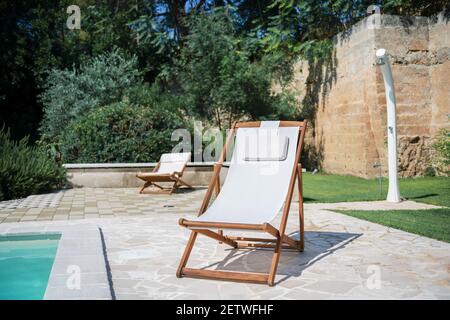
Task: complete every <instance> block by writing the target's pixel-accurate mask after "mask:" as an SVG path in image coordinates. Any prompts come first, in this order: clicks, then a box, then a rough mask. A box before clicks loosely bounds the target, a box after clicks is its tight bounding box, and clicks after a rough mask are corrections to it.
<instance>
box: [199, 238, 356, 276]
mask: <svg viewBox="0 0 450 320" xmlns="http://www.w3.org/2000/svg"><path fill="white" fill-rule="evenodd" d="M361 235H362V234H361V233H343V232H323V231H305V240H306V242H305V251H303V252H299V251H295V250H283V251H282V252H281V256H280V262H279V264H278V269H277V276H278V277H279V276H282V277H281V279H279V280H278V281H277V284H278V283H280V282H283V281H286V280H287V279H289V278H290V277H299V276H300V275H301V274H302V272H303V270H305V269H306V268H308V267H309V266H311V265H313V264H314V263H316V262H317V261H320V260H322V259H323V258H325V257H327V256H329V255H331V254H333V253H334V252H335V251H337V250H339V249H342V248H344V247H345V246H346V245H347V244H348V243H350V242H352V241H354V240H355V239H357V238H359V237H360V236H361ZM289 236H290V237H292V238H294V239H296V240H298V239H299V234H298V232H293V233H291V234H289ZM225 250H227V251H229V253H228V255H227V256H226V257H225V258H224V259H223V260H222V261H220V262H217V263H213V264H210V265H208V266H206V267H204V268H202V269H208V268H213V269H215V270H222V271H238V272H260V273H267V272H268V271H269V267H270V264H271V262H272V257H273V249H260V248H258V249H225Z"/></svg>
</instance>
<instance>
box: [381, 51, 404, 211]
mask: <svg viewBox="0 0 450 320" xmlns="http://www.w3.org/2000/svg"><path fill="white" fill-rule="evenodd" d="M376 57H377V60H376V61H377V65H379V66H380V69H381V73H382V74H383V80H384V88H385V91H386V107H387V129H388V130H387V136H388V166H389V189H388V194H387V198H386V200H387V201H388V202H400V192H399V190H398V180H397V125H396V119H395V92H394V80H393V79H392V71H391V66H390V64H389V58H388V56H387V54H386V50H385V49H378V50H377V52H376Z"/></svg>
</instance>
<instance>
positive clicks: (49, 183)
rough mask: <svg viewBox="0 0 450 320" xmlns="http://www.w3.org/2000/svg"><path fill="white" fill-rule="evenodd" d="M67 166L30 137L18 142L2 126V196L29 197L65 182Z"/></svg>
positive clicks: (0, 193) (0, 169) (0, 195)
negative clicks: (43, 149) (38, 145)
mask: <svg viewBox="0 0 450 320" xmlns="http://www.w3.org/2000/svg"><path fill="white" fill-rule="evenodd" d="M65 181H66V172H65V169H64V168H63V167H62V166H61V165H60V164H58V163H56V162H55V161H53V160H51V159H49V158H48V157H47V155H46V154H45V153H44V152H43V151H42V150H41V149H40V148H37V147H30V146H29V145H28V138H23V139H22V140H20V141H18V142H15V141H12V140H11V138H10V134H9V132H8V131H6V130H5V129H4V128H3V129H1V130H0V200H9V199H15V198H22V197H26V196H28V195H30V194H36V193H41V192H47V191H50V190H53V189H55V188H58V187H61V186H63V184H64V183H65Z"/></svg>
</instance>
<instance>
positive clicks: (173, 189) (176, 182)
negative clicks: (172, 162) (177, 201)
mask: <svg viewBox="0 0 450 320" xmlns="http://www.w3.org/2000/svg"><path fill="white" fill-rule="evenodd" d="M177 188H178V181H175V182H174V183H173V186H172V188H171V189H170V191H169V194H172V193H173V192H174V191H175V190H176V189H177Z"/></svg>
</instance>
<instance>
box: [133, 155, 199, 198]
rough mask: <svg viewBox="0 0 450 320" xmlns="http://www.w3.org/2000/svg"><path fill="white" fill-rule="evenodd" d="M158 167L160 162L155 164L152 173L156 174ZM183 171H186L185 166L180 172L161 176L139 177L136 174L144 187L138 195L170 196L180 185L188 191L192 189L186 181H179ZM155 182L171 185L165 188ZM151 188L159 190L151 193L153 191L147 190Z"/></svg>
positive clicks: (137, 175) (138, 175)
mask: <svg viewBox="0 0 450 320" xmlns="http://www.w3.org/2000/svg"><path fill="white" fill-rule="evenodd" d="M160 166H161V161H158V163H157V164H156V167H155V168H154V169H153V171H152V172H153V173H157V172H158V169H159V167H160ZM184 169H186V164H185V165H184V166H183V168H182V170H181V171H180V172H172V173H162V174H158V175H153V176H145V175H140V174H139V173H138V174H136V177H137V178H139V179H141V180H144V181H145V183H144V185H143V186H142V188H141V189H140V190H139V193H141V194H143V193H145V194H168V195H170V194H172V193H173V192H174V191H175V190H177V189H178V188H179V187H180V186H181V185H183V186H185V187H187V188H189V189H192V188H193V187H192V186H191V185H190V184H189V183H187V182H186V181H184V180H183V179H181V177H182V176H183V172H184ZM156 182H173V185H172V186H171V187H169V188H166V187H163V186H161V185H160V184H158V183H156ZM152 186H154V187H156V188H158V189H159V190H156V191H153V190H148V189H147V188H149V187H152Z"/></svg>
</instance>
